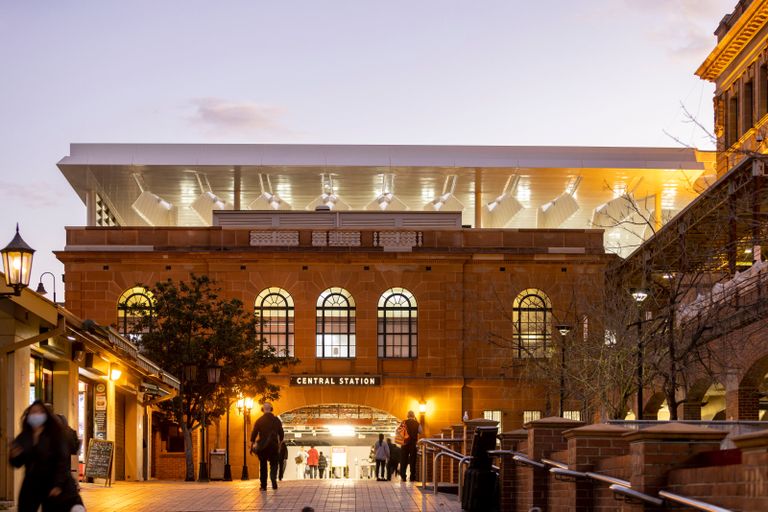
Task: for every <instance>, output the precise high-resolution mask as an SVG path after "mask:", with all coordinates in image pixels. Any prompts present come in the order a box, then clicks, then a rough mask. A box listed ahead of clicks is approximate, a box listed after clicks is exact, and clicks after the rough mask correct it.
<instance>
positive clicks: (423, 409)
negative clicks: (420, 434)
mask: <svg viewBox="0 0 768 512" xmlns="http://www.w3.org/2000/svg"><path fill="white" fill-rule="evenodd" d="M426 415H427V402H419V423H420V424H421V428H422V430H423V429H424V419H425V417H426Z"/></svg>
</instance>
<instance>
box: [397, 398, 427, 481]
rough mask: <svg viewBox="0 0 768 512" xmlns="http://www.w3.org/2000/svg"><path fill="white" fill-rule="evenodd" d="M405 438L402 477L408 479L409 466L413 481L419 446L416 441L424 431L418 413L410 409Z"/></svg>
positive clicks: (401, 468)
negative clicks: (417, 446) (417, 418)
mask: <svg viewBox="0 0 768 512" xmlns="http://www.w3.org/2000/svg"><path fill="white" fill-rule="evenodd" d="M404 423H405V431H406V435H405V440H404V442H403V450H402V459H403V460H402V463H401V464H400V478H402V479H403V482H405V481H407V478H406V476H407V475H406V471H407V469H408V466H410V467H411V474H410V477H411V482H415V481H416V458H417V457H416V455H417V448H416V443H417V442H418V440H419V434H421V433H422V431H421V425H420V424H419V422H418V420H416V414H415V413H414V412H413V411H408V417H407V418H406V419H405V422H404Z"/></svg>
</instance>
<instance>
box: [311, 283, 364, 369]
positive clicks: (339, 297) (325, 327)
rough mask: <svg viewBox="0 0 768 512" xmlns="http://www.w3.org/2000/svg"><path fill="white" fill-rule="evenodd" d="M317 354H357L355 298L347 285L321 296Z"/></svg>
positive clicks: (333, 355)
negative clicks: (346, 288)
mask: <svg viewBox="0 0 768 512" xmlns="http://www.w3.org/2000/svg"><path fill="white" fill-rule="evenodd" d="M316 339H317V357H331V358H332V357H355V299H353V298H352V295H351V294H350V293H349V292H348V291H347V290H345V289H344V288H328V289H327V290H325V291H324V292H323V293H321V294H320V296H319V297H318V298H317V332H316Z"/></svg>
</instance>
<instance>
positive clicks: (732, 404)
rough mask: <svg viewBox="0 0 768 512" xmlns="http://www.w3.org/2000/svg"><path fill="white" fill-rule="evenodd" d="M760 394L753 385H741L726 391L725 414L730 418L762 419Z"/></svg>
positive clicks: (744, 419)
mask: <svg viewBox="0 0 768 512" xmlns="http://www.w3.org/2000/svg"><path fill="white" fill-rule="evenodd" d="M759 414H760V395H759V394H758V390H757V388H755V387H752V386H739V388H738V389H733V390H728V391H726V393H725V416H726V419H728V420H741V421H757V420H759V419H760V417H759Z"/></svg>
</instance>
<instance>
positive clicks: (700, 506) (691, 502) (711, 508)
mask: <svg viewBox="0 0 768 512" xmlns="http://www.w3.org/2000/svg"><path fill="white" fill-rule="evenodd" d="M659 496H661V497H662V498H664V499H665V500H667V501H674V502H675V503H679V504H681V505H686V506H688V507H692V508H695V509H696V510H704V511H706V512H732V511H731V509H728V508H723V507H718V506H717V505H711V504H709V503H705V502H703V501H700V500H695V499H693V498H686V497H685V496H680V495H679V494H673V493H671V492H668V491H659Z"/></svg>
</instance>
